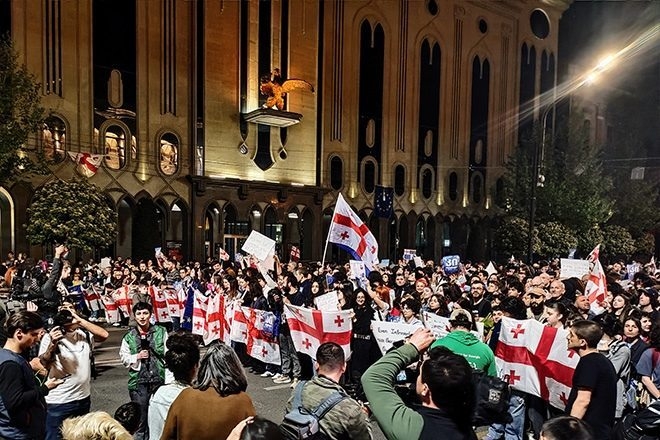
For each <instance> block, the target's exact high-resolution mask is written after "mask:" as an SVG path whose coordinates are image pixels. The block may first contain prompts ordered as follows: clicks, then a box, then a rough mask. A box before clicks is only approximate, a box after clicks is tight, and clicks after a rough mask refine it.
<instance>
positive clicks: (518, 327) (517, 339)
mask: <svg viewBox="0 0 660 440" xmlns="http://www.w3.org/2000/svg"><path fill="white" fill-rule="evenodd" d="M567 334H568V330H564V329H556V328H553V327H547V326H545V325H543V324H541V323H540V322H538V321H536V320H534V319H526V320H522V321H519V320H516V319H512V318H502V329H501V331H500V339H499V342H498V344H497V350H495V358H496V359H495V360H496V362H497V369H498V371H500V374H501V375H502V376H508V378H509V384H510V385H511V387H512V388H514V389H516V390H520V391H524V392H526V393H529V394H533V395H535V396H539V397H541V398H543V400H545V401H547V402H550V404H551V405H552V406H554V407H556V408H559V409H564V408H565V407H566V403H567V401H568V395H569V393H570V391H571V387H572V384H573V372H574V371H575V367H576V366H577V363H578V360H579V356H578V355H577V353H574V352H573V351H569V350H568V348H567V342H566V335H567Z"/></svg>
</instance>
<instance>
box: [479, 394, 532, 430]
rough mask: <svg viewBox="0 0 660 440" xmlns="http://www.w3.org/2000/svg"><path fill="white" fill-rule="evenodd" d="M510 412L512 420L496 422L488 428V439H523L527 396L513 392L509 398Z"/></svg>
mask: <svg viewBox="0 0 660 440" xmlns="http://www.w3.org/2000/svg"><path fill="white" fill-rule="evenodd" d="M509 414H511V417H512V419H513V420H512V421H511V423H507V424H506V425H502V424H500V423H494V424H492V425H490V428H488V434H487V435H486V440H499V439H501V438H504V440H522V438H523V434H524V433H525V398H524V397H523V396H520V395H518V394H511V397H510V398H509Z"/></svg>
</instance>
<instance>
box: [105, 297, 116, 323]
mask: <svg viewBox="0 0 660 440" xmlns="http://www.w3.org/2000/svg"><path fill="white" fill-rule="evenodd" d="M101 301H102V302H103V307H105V319H106V320H107V321H108V323H109V324H114V323H115V322H119V321H120V318H119V306H117V303H116V302H115V300H114V298H113V297H112V294H108V295H101Z"/></svg>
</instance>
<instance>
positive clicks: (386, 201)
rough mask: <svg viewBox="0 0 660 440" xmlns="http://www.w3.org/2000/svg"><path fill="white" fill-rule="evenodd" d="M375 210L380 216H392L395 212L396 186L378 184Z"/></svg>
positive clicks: (375, 193)
mask: <svg viewBox="0 0 660 440" xmlns="http://www.w3.org/2000/svg"><path fill="white" fill-rule="evenodd" d="M374 212H375V213H376V215H377V216H378V217H382V218H390V217H392V214H393V213H394V188H387V187H385V186H380V185H376V191H374Z"/></svg>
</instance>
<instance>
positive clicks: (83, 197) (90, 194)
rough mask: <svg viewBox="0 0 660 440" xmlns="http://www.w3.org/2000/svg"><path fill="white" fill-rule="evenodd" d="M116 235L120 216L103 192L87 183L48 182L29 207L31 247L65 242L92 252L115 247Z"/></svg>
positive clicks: (36, 194) (28, 231) (28, 226)
mask: <svg viewBox="0 0 660 440" xmlns="http://www.w3.org/2000/svg"><path fill="white" fill-rule="evenodd" d="M116 234H117V214H116V213H115V211H114V210H112V209H110V207H109V206H108V203H107V201H106V199H105V198H104V196H103V194H102V193H101V191H100V190H99V189H98V188H97V187H96V186H94V185H92V184H91V183H88V182H85V181H73V182H69V183H67V182H64V181H61V180H56V181H53V182H50V183H47V184H45V185H43V186H42V187H41V188H39V189H38V190H37V192H36V193H35V195H34V199H33V201H32V204H31V205H30V207H29V208H28V225H27V238H28V240H29V241H30V243H32V244H41V245H44V244H51V243H64V242H66V243H68V245H69V246H70V247H74V248H79V249H82V250H85V251H89V250H91V249H93V248H95V247H104V246H108V245H110V244H112V243H113V242H114V240H115V237H116Z"/></svg>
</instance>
